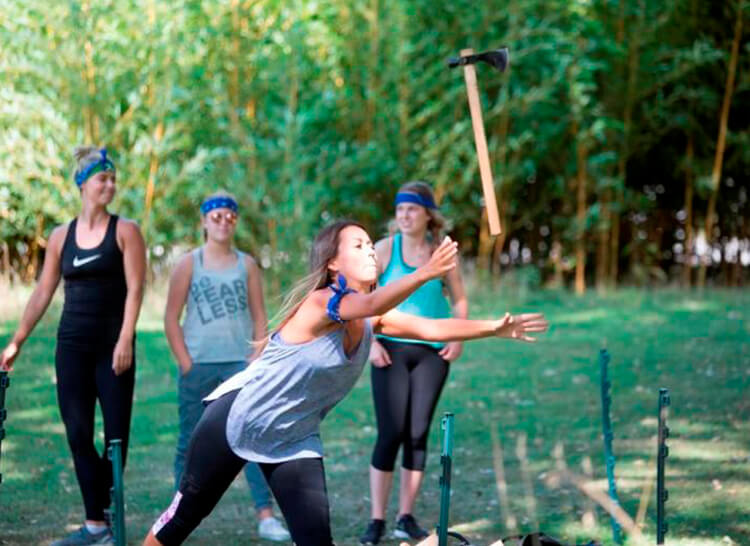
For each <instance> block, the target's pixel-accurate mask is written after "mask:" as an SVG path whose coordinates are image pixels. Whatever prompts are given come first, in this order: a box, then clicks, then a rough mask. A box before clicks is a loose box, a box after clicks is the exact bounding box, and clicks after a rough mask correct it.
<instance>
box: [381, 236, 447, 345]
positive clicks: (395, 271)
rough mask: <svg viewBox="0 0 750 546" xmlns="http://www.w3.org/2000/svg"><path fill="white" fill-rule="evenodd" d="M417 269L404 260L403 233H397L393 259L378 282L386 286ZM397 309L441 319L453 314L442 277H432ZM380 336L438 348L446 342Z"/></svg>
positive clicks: (392, 254)
mask: <svg viewBox="0 0 750 546" xmlns="http://www.w3.org/2000/svg"><path fill="white" fill-rule="evenodd" d="M415 270H416V268H415V267H412V266H410V265H408V264H407V263H406V262H404V256H403V253H402V251H401V234H400V233H396V235H394V237H393V247H392V248H391V260H390V261H389V262H388V266H387V267H386V268H385V271H383V273H382V274H381V275H380V276H379V277H378V284H379V285H380V286H384V285H386V284H388V283H389V282H393V281H395V280H397V279H400V278H401V277H403V276H404V275H408V274H409V273H413V272H414V271H415ZM396 309H398V310H399V311H401V312H402V313H408V314H410V315H417V316H419V317H425V318H433V319H441V318H449V317H450V316H451V306H450V303H449V302H448V299H447V298H446V297H445V291H444V290H443V281H442V280H441V279H432V280H430V281H427V282H426V283H424V284H423V285H422V286H420V287H419V288H417V289H416V290H415V291H414V292H412V293H411V294H410V295H409V297H408V298H406V299H405V300H404V301H402V302H401V303H400V304H398V305H397V306H396ZM378 337H379V338H383V339H390V340H393V341H401V342H404V343H422V344H424V345H430V346H431V347H435V348H437V349H440V348H442V347H443V346H444V345H445V343H433V342H429V341H421V340H417V339H404V338H398V337H390V336H384V335H379V336H378Z"/></svg>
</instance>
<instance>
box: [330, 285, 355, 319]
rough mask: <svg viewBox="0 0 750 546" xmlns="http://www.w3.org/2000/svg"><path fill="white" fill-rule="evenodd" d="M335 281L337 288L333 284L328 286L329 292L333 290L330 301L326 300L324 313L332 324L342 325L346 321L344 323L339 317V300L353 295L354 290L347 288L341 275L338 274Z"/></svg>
mask: <svg viewBox="0 0 750 546" xmlns="http://www.w3.org/2000/svg"><path fill="white" fill-rule="evenodd" d="M336 280H337V281H338V286H336V284H335V283H331V284H329V285H328V287H329V288H330V289H331V290H333V296H331V299H329V300H328V305H327V307H326V313H327V314H328V318H330V319H331V320H332V321H333V322H338V323H339V324H344V322H346V321H344V320H343V319H342V318H341V315H339V307H341V299H342V298H343V297H344V296H346V295H347V294H352V293H355V292H356V290H353V289H352V288H347V286H346V279H345V278H344V276H343V275H342V274H341V273H339V274H338V277H336Z"/></svg>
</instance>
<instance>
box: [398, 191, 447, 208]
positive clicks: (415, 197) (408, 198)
mask: <svg viewBox="0 0 750 546" xmlns="http://www.w3.org/2000/svg"><path fill="white" fill-rule="evenodd" d="M399 203H415V204H417V205H421V206H423V207H424V208H426V209H437V208H438V206H437V205H436V204H435V201H433V200H432V198H431V197H424V196H422V195H419V194H418V193H411V192H405V191H400V192H398V193H397V194H396V206H398V205H399Z"/></svg>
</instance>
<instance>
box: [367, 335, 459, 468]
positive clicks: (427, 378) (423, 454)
mask: <svg viewBox="0 0 750 546" xmlns="http://www.w3.org/2000/svg"><path fill="white" fill-rule="evenodd" d="M378 341H379V342H380V343H381V344H382V345H383V347H385V349H386V350H387V351H388V354H389V355H390V357H391V365H390V366H386V367H384V368H378V367H376V366H372V367H371V383H372V397H373V401H374V403H375V418H376V420H377V425H378V438H377V441H376V442H375V449H374V450H373V453H372V466H373V467H374V468H376V469H378V470H381V471H384V472H392V471H393V466H394V464H395V462H396V455H397V454H398V449H399V447H403V453H402V466H403V468H405V469H407V470H424V466H425V461H426V459H427V435H428V433H429V431H430V421H432V416H433V414H434V413H435V407H436V406H437V402H438V398H440V393H441V392H442V390H443V386H444V385H445V380H446V378H447V377H448V369H449V363H448V361H447V360H445V359H444V358H443V357H441V356H440V355H439V354H438V349H435V348H434V347H432V346H429V345H425V344H423V343H406V342H401V341H392V340H389V339H379V340H378Z"/></svg>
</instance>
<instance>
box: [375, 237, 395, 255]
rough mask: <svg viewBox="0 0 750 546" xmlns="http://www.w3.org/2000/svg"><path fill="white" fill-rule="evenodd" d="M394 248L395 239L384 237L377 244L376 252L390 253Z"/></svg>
mask: <svg viewBox="0 0 750 546" xmlns="http://www.w3.org/2000/svg"><path fill="white" fill-rule="evenodd" d="M391 246H393V237H392V236H389V237H383V238H382V239H380V240H379V241H378V242H377V243H375V252H390V251H391Z"/></svg>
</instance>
